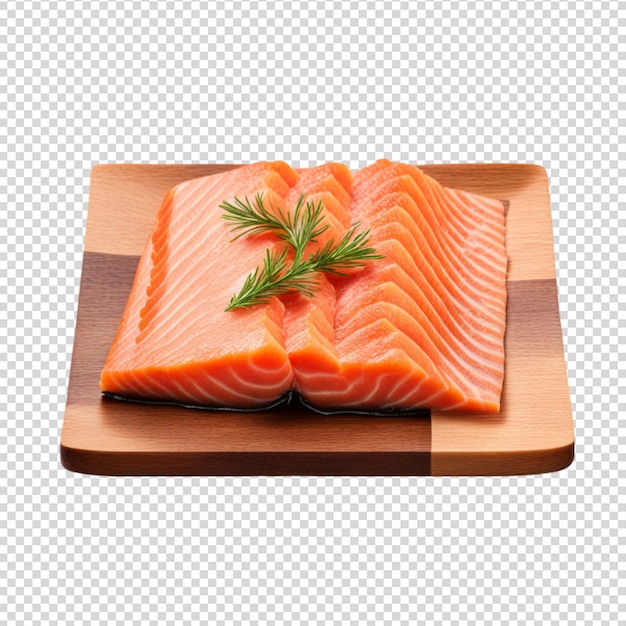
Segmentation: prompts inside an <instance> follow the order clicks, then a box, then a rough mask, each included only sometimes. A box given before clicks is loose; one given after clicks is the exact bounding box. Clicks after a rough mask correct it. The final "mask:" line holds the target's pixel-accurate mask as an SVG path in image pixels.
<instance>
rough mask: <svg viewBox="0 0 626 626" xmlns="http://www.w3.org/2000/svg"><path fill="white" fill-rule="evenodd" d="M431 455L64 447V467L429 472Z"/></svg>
mask: <svg viewBox="0 0 626 626" xmlns="http://www.w3.org/2000/svg"><path fill="white" fill-rule="evenodd" d="M277 436H280V435H279V434H278V435H277ZM429 458H430V455H429V454H428V453H426V452H374V451H366V452H351V451H344V452H317V451H315V452H255V451H252V452H177V453H174V452H171V453H165V452H124V453H116V452H109V451H99V450H96V451H92V450H78V449H72V448H70V447H68V446H61V462H62V464H63V467H65V468H66V469H68V470H70V471H73V472H81V473H83V474H99V475H106V476H289V475H292V476H429V475H430V464H429V462H428V460H429Z"/></svg>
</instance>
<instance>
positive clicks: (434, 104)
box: [0, 0, 626, 625]
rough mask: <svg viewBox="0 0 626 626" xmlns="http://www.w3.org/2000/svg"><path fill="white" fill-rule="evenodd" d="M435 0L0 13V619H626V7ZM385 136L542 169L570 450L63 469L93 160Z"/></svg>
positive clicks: (139, 5) (249, 154)
mask: <svg viewBox="0 0 626 626" xmlns="http://www.w3.org/2000/svg"><path fill="white" fill-rule="evenodd" d="M459 4H460V5H462V7H464V6H465V4H466V3H456V2H442V3H421V2H376V3H375V2H364V1H361V2H355V1H352V2H350V1H344V2H341V3H339V2H335V3H332V2H315V1H309V2H307V3H297V2H291V3H282V2H276V3H273V2H269V3H266V2H263V3H257V2H251V3H247V2H244V3H242V2H227V3H226V2H219V3H215V2H208V3H204V2H182V1H181V2H158V3H157V2H154V3H150V2H128V1H127V2H121V1H117V2H112V1H108V2H94V1H92V2H82V3H81V2H57V3H47V2H43V3H39V2H1V3H0V51H1V55H0V87H1V89H0V94H1V95H0V111H1V114H0V124H2V132H1V133H0V176H1V177H2V181H1V184H0V194H1V196H2V197H1V204H0V218H1V222H0V224H1V228H0V263H1V265H0V267H1V269H2V271H1V273H0V293H1V295H2V298H1V300H0V310H1V313H2V314H1V316H0V323H1V324H2V331H1V333H0V339H1V341H2V344H3V349H2V350H1V358H2V359H3V364H2V368H1V371H0V389H1V390H0V394H1V395H0V403H1V406H2V408H3V409H4V410H3V412H2V422H1V430H0V441H1V443H2V450H3V453H2V455H1V458H0V468H1V470H0V493H1V498H0V529H1V532H0V555H1V557H0V564H1V566H0V577H1V580H0V622H2V623H9V624H22V623H24V624H39V623H41V624H48V623H60V624H70V623H84V624H100V623H101V624H129V623H137V624H140V623H141V624H177V625H179V624H191V623H209V624H255V623H268V624H272V623H303V624H359V625H360V624H370V623H371V624H417V623H431V624H491V623H493V624H500V623H519V624H547V623H552V624H577V625H578V624H594V625H597V624H616V623H618V613H619V612H620V610H621V612H622V615H624V614H626V600H624V597H625V593H626V588H625V587H626V582H625V574H626V549H625V545H626V522H625V519H626V518H625V507H624V503H623V502H620V499H621V500H622V501H623V500H624V498H625V497H626V490H625V487H624V484H625V483H624V479H625V478H626V467H625V463H624V446H625V444H626V436H625V433H624V430H623V428H622V426H621V423H620V418H621V415H620V413H623V412H624V409H625V402H624V394H623V393H622V392H621V390H620V386H621V385H620V383H621V381H622V379H623V374H624V359H623V358H622V359H620V352H622V353H623V352H624V343H625V342H624V337H625V332H624V328H625V326H624V322H623V320H622V321H620V317H619V313H620V312H621V313H622V316H623V314H624V305H625V303H626V298H625V294H626V289H625V288H624V284H625V279H626V264H625V259H626V257H625V256H624V252H623V251H622V252H620V251H619V250H618V245H619V244H620V242H621V243H622V244H624V243H625V242H624V226H625V225H626V222H625V220H624V217H623V216H622V217H620V216H619V212H620V210H622V211H623V210H624V203H625V201H626V192H625V182H624V180H625V168H626V158H625V157H626V149H625V147H624V146H625V145H626V143H625V139H626V136H625V135H626V116H625V111H626V104H625V102H626V78H625V77H626V72H625V71H624V67H625V66H626V45H625V39H624V35H623V33H624V32H626V11H625V10H624V4H623V3H617V2H569V3H567V2H554V1H553V2H549V1H545V0H544V1H541V2H533V1H526V2H523V3H522V2H511V3H508V4H507V3H502V4H506V6H507V7H508V8H502V7H501V6H500V3H482V2H478V3H475V5H474V3H472V6H473V8H471V9H468V8H462V7H461V8H459ZM435 5H436V6H437V7H439V8H433V7H434V6H435ZM620 6H621V8H619V7H620ZM496 7H497V8H496ZM620 33H621V34H620ZM383 156H384V157H388V158H392V159H397V160H405V161H410V162H414V163H428V162H480V161H507V162H532V163H537V164H540V165H542V166H544V167H545V168H546V169H547V170H548V173H549V176H550V182H551V194H552V202H553V204H552V207H553V218H554V235H555V242H556V245H555V251H556V257H557V272H558V284H559V293H560V304H561V318H562V324H563V334H564V342H565V353H566V358H567V363H568V371H569V377H570V386H571V394H572V402H573V406H574V412H575V420H576V434H577V458H576V460H575V462H574V464H573V465H572V466H571V467H570V468H568V469H566V470H563V471H562V472H559V473H555V474H549V475H539V476H528V477H513V478H461V479H431V478H388V479H382V478H345V477H337V478H307V477H284V478H262V477H261V478H258V477H251V478H236V479H235V478H176V477H171V478H165V477H164V478H103V477H95V476H86V475H79V474H72V473H69V472H67V471H65V470H64V469H63V468H62V467H61V466H60V463H59V458H58V443H59V435H60V428H61V424H62V418H63V411H64V406H65V394H66V386H67V378H68V370H69V363H70V357H71V350H72V340H73V334H74V324H75V314H76V305H77V300H78V287H79V278H80V269H81V259H82V247H83V236H84V229H85V218H86V211H87V199H88V193H89V175H90V169H91V167H92V166H93V165H94V164H96V163H112V162H116V163H119V162H142V163H146V162H161V163H174V162H178V163H182V162H248V161H256V160H259V159H274V158H283V159H286V160H288V161H290V162H291V163H293V164H294V165H297V166H304V165H310V164H316V163H320V162H324V161H329V160H339V161H344V162H346V163H347V164H349V165H350V166H352V167H360V166H363V165H365V164H367V163H370V162H371V161H372V160H374V159H376V158H379V157H383ZM620 229H621V233H620ZM3 596H6V598H4V597H3ZM622 619H623V618H622Z"/></svg>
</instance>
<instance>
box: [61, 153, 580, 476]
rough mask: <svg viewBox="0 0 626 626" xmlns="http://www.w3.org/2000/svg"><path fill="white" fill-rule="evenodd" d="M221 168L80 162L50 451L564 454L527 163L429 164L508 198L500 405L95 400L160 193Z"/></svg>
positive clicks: (538, 171)
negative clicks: (79, 233)
mask: <svg viewBox="0 0 626 626" xmlns="http://www.w3.org/2000/svg"><path fill="white" fill-rule="evenodd" d="M232 167H235V166H231V165H103V166H97V167H96V168H94V170H93V172H92V178H91V191H90V200H89V213H88V219H87V233H86V245H85V254H84V260H83V273H82V278H81V287H80V298H79V306H78V319H77V326H76V336H75V342H74V352H73V356H72V366H71V372H70V383H69V390H68V398H67V407H66V412H65V418H64V423H63V430H62V434H61V446H60V447H61V460H62V463H63V465H64V466H65V467H66V468H67V469H69V470H73V471H78V472H85V473H95V474H107V475H138V474H140V475H172V474H177V475H183V474H186V475H280V474H301V475H307V474H308V475H499V474H501V475H509V474H529V473H539V472H551V471H556V470H559V469H562V468H564V467H566V466H568V465H569V464H570V463H571V462H572V459H573V456H574V426H573V419H572V411H571V405H570V396H569V388H568V382H567V375H566V368H565V360H564V355H563V344H562V336H561V325H560V318H559V309H558V297H557V289H556V278H555V265H554V248H553V238H552V221H551V214H550V196H549V189H548V179H547V175H546V172H545V170H544V169H542V168H540V167H538V166H534V165H515V164H510V165H509V164H469V165H431V166H423V169H424V170H425V171H426V172H427V173H428V174H430V175H431V176H433V177H434V178H436V179H438V180H439V181H440V182H442V183H443V184H444V185H447V186H451V187H457V188H461V189H466V190H468V191H473V192H476V193H480V194H483V195H486V196H491V197H495V198H500V199H506V200H508V201H509V210H508V215H507V253H508V255H509V270H508V280H507V288H508V303H507V331H506V338H505V350H506V370H505V383H504V392H503V402H502V411H501V413H499V414H497V415H491V416H486V415H475V414H451V413H443V412H438V411H433V412H432V413H431V414H428V415H423V416H419V417H395V418H391V417H385V418H381V417H364V416H355V415H335V416H330V417H328V416H321V415H317V414H315V413H312V412H309V411H307V410H306V409H293V408H291V409H285V408H281V409H275V410H272V411H266V412H259V413H235V412H215V411H213V412H211V411H194V410H189V409H182V408H178V407H168V406H147V405H140V404H131V403H124V402H118V401H115V400H109V399H104V398H102V397H101V395H100V391H99V388H98V380H99V375H100V371H101V369H102V366H103V363H104V360H105V357H106V354H107V352H108V350H109V347H110V346H111V343H112V340H113V336H114V334H115V332H116V330H117V326H118V323H119V321H120V318H121V315H122V311H123V309H124V306H125V304H126V299H127V297H128V294H129V292H130V288H131V285H132V281H133V278H134V273H135V269H136V266H137V263H138V260H139V256H140V255H141V253H142V251H143V248H144V246H145V243H146V241H147V239H148V236H149V233H150V230H151V228H152V225H153V221H154V216H155V213H156V211H157V209H158V207H159V205H160V203H161V200H162V198H163V196H164V194H165V192H166V191H167V190H168V189H169V188H170V187H172V186H174V185H176V184H177V183H179V182H182V181H183V180H187V179H189V178H195V177H198V176H204V175H209V174H214V173H218V172H222V171H225V170H227V169H230V168H232Z"/></svg>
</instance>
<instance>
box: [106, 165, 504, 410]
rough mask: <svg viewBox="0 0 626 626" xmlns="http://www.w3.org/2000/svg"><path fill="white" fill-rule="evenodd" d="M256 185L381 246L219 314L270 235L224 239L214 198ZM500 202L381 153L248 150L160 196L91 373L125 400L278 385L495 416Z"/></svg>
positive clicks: (234, 401)
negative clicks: (331, 155)
mask: <svg viewBox="0 0 626 626" xmlns="http://www.w3.org/2000/svg"><path fill="white" fill-rule="evenodd" d="M259 193H261V194H263V199H264V202H265V204H266V205H269V206H273V207H280V208H281V209H283V211H291V212H293V210H294V209H295V207H296V204H297V202H298V199H299V198H300V196H301V194H306V197H307V200H309V201H313V202H315V204H317V203H318V202H322V204H323V206H324V217H325V223H326V224H327V225H328V229H327V230H326V231H325V232H324V233H323V235H322V236H320V238H319V241H317V242H315V243H313V244H311V245H310V246H309V247H307V253H308V252H309V250H310V251H314V250H315V248H316V247H320V246H323V245H324V244H325V243H327V242H328V241H329V240H331V239H332V240H333V241H335V242H338V241H339V240H340V239H341V237H342V236H343V235H344V234H345V232H346V231H347V230H348V229H349V228H350V226H351V225H352V224H354V223H356V222H358V223H359V224H360V226H359V229H369V231H370V235H369V244H368V245H369V246H371V247H374V248H375V249H376V252H377V253H379V254H381V255H383V258H382V259H377V260H370V261H368V262H367V264H366V266H365V267H364V268H363V269H362V270H360V271H358V272H351V273H350V274H349V275H348V276H345V277H338V276H335V275H331V274H321V275H320V276H319V288H318V290H317V291H316V292H315V294H314V295H313V297H307V296H304V295H302V294H298V293H289V294H285V295H282V296H279V297H276V296H275V297H272V298H271V299H270V301H269V302H268V303H267V304H260V305H256V306H253V307H250V308H244V309H232V310H230V311H225V308H226V306H227V305H228V303H229V301H230V298H231V296H232V295H233V294H235V293H237V292H239V290H240V289H241V286H242V285H243V282H244V280H245V278H246V276H248V274H250V272H252V271H253V270H254V269H255V268H257V267H259V265H260V264H261V263H262V260H263V258H264V256H265V253H266V250H267V249H270V250H274V251H276V252H279V251H280V250H282V248H283V246H284V245H285V244H284V242H282V241H281V240H280V239H279V238H278V237H277V236H276V235H275V234H271V233H263V234H255V235H249V236H243V237H240V238H238V239H236V240H233V233H232V230H231V228H232V225H229V223H228V222H227V221H226V220H224V219H223V215H222V210H221V209H220V204H222V203H223V202H225V201H230V202H232V201H233V200H234V198H240V199H243V198H245V197H248V198H250V199H251V200H252V199H253V198H254V197H255V196H256V194H259ZM506 271H507V256H506V248H505V207H504V204H503V203H502V202H501V201H500V200H496V199H492V198H486V197H481V196H477V195H475V194H471V193H468V192H465V191H461V190H455V189H448V188H446V187H443V186H442V185H440V184H439V183H438V182H437V181H435V180H434V179H433V178H431V177H429V176H427V175H426V174H425V173H424V172H423V171H422V170H420V169H419V168H418V167H416V166H413V165H407V164H403V163H395V162H391V161H387V160H380V161H377V162H376V163H374V164H373V165H370V166H369V167H365V168H363V169H360V170H358V171H355V172H352V171H351V170H350V169H349V168H348V167H347V166H345V165H343V164H341V163H327V164H325V165H321V166H318V167H312V168H306V169H293V168H291V167H290V166H289V165H288V164H287V163H284V162H282V161H277V162H261V163H254V164H251V165H245V166H243V167H240V168H237V169H233V170H230V171H228V172H226V173H224V174H218V175H213V176H207V177H204V178H197V179H193V180H189V181H186V182H184V183H182V184H180V185H178V186H176V187H174V188H173V189H171V190H170V191H169V192H168V193H167V195H166V197H165V198H164V200H163V203H162V205H161V207H160V209H159V211H158V214H157V216H156V220H155V224H154V227H153V230H152V233H151V235H150V237H149V240H148V242H147V244H146V247H145V249H144V252H143V254H142V256H141V258H140V260H139V265H138V268H137V273H136V276H135V281H134V284H133V287H132V290H131V293H130V296H129V299H128V303H127V305H126V308H125V311H124V314H123V317H122V320H121V323H120V326H119V329H118V332H117V334H116V336H115V339H114V341H113V344H112V346H111V349H110V352H109V354H108V357H107V359H106V362H105V365H104V369H103V371H102V374H101V379H100V388H101V390H102V391H103V392H105V393H108V394H112V395H115V396H122V397H124V398H128V399H137V400H148V401H165V402H175V403H180V404H184V405H192V406H204V407H227V408H233V409H256V408H262V407H265V406H269V405H271V404H272V403H275V402H276V401H278V400H279V399H280V398H282V397H284V396H286V395H288V394H289V393H290V392H297V393H298V394H300V396H301V397H302V398H303V399H304V400H305V401H306V402H307V404H309V405H311V406H313V407H317V408H319V409H321V410H346V411H350V410H353V411H354V410H374V411H394V410H395V411H405V410H418V409H440V410H459V411H473V412H483V413H496V412H498V411H499V410H500V397H501V393H502V384H503V378H504V332H505V326H506Z"/></svg>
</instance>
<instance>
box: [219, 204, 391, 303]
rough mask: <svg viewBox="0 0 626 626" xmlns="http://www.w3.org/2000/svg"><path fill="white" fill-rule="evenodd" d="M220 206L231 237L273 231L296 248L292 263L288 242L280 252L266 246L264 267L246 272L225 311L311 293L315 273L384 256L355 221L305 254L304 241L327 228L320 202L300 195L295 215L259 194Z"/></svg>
mask: <svg viewBox="0 0 626 626" xmlns="http://www.w3.org/2000/svg"><path fill="white" fill-rule="evenodd" d="M220 208H221V209H223V210H224V214H223V217H224V219H225V220H227V221H228V222H230V223H231V224H232V225H233V227H232V230H233V232H234V233H235V237H234V239H238V238H239V237H242V236H243V235H251V234H259V233H263V232H273V233H275V234H276V236H278V237H279V238H280V239H282V240H283V241H285V242H286V243H287V244H288V246H289V247H291V248H292V249H293V250H294V258H293V261H292V262H291V264H289V263H288V262H287V252H288V248H287V247H285V248H284V249H283V250H282V252H280V253H279V254H276V253H274V252H270V250H266V252H265V258H264V260H263V266H262V267H261V268H256V269H255V270H254V271H253V272H252V273H251V274H249V275H248V276H247V278H246V280H245V282H244V284H243V287H242V288H241V290H240V292H239V293H238V294H236V295H234V296H233V297H232V298H231V300H230V303H229V305H228V306H227V307H226V310H227V311H230V310H231V309H234V308H245V307H251V306H255V305H257V304H265V303H267V302H268V300H269V299H270V298H271V297H272V296H278V295H281V294H285V293H290V292H300V293H302V294H304V295H305V296H307V297H312V296H313V295H314V293H315V291H316V290H317V288H318V286H319V281H318V275H317V272H327V273H332V274H338V275H345V273H346V271H347V270H351V269H354V268H359V267H363V266H364V265H365V263H366V262H367V261H369V260H373V259H381V258H383V257H382V255H380V254H376V251H375V249H374V248H370V247H367V243H368V241H369V230H365V231H361V232H358V233H357V228H358V226H359V224H354V225H353V226H352V227H351V228H350V229H349V230H348V231H347V232H346V234H345V235H344V236H343V238H342V239H341V241H340V242H339V243H338V244H337V245H335V244H334V243H333V241H329V242H328V243H326V245H325V246H324V247H323V248H321V249H320V250H318V251H317V252H315V253H314V254H309V256H308V257H307V258H303V257H304V250H305V248H306V246H307V245H308V244H309V243H311V242H314V241H316V240H317V238H318V237H319V236H320V235H321V234H322V233H324V232H325V231H326V230H327V229H328V225H322V221H323V219H324V217H323V208H324V207H323V205H322V203H321V202H319V203H318V204H317V205H315V203H313V202H305V196H304V195H302V196H300V198H299V200H298V203H297V205H296V208H295V210H294V212H293V215H292V214H291V213H290V212H289V211H287V212H286V213H285V212H283V210H282V209H280V208H277V209H275V210H273V211H268V210H267V209H266V208H265V206H264V204H263V197H262V195H261V194H257V195H256V196H255V199H254V202H251V201H250V200H249V199H248V198H247V197H246V198H245V199H244V200H239V199H238V198H235V199H234V201H233V203H230V202H224V203H223V204H221V205H220Z"/></svg>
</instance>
